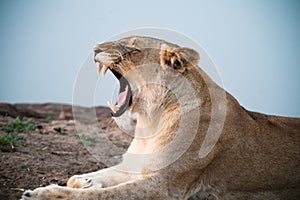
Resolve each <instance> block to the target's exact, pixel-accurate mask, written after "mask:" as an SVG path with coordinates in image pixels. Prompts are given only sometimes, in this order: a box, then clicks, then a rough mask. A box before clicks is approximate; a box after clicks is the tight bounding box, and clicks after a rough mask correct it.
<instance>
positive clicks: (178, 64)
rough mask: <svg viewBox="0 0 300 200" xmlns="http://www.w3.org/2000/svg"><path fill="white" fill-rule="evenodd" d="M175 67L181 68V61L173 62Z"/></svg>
mask: <svg viewBox="0 0 300 200" xmlns="http://www.w3.org/2000/svg"><path fill="white" fill-rule="evenodd" d="M173 68H174V69H179V68H180V62H179V61H178V60H175V61H174V63H173Z"/></svg>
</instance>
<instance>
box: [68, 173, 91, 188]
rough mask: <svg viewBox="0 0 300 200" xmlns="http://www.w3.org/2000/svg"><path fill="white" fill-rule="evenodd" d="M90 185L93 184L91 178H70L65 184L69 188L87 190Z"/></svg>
mask: <svg viewBox="0 0 300 200" xmlns="http://www.w3.org/2000/svg"><path fill="white" fill-rule="evenodd" d="M92 185H93V183H92V179H91V178H85V177H81V176H72V177H71V178H70V179H69V180H68V182H67V186H68V187H71V188H88V187H91V186H92Z"/></svg>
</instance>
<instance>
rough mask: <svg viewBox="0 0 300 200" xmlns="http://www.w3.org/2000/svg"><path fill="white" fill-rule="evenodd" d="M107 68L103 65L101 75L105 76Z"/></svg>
mask: <svg viewBox="0 0 300 200" xmlns="http://www.w3.org/2000/svg"><path fill="white" fill-rule="evenodd" d="M107 70H108V66H105V65H103V70H102V75H103V76H105V74H106V72H107Z"/></svg>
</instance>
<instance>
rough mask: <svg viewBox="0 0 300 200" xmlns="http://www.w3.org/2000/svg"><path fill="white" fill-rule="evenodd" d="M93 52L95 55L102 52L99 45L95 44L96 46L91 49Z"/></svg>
mask: <svg viewBox="0 0 300 200" xmlns="http://www.w3.org/2000/svg"><path fill="white" fill-rule="evenodd" d="M93 51H94V52H95V53H100V52H101V51H102V50H101V49H100V48H99V45H98V44H96V45H95V46H94V47H93Z"/></svg>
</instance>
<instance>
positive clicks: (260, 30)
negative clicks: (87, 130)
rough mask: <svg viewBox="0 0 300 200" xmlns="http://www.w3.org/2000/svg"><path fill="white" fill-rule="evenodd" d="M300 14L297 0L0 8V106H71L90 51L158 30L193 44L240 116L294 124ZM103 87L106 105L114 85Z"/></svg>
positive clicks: (29, 2) (1, 4) (31, 3)
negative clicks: (243, 112)
mask: <svg viewBox="0 0 300 200" xmlns="http://www.w3.org/2000/svg"><path fill="white" fill-rule="evenodd" d="M299 11H300V2H299V1H297V0H295V1H291V0H288V1H283V0H282V1H278V0H272V1H271V0H265V1H261V0H252V1H250V0H249V1H240V0H230V1H229V0H228V1H221V0H219V1H216V0H210V1H199V0H194V1H174V0H172V1H169V0H167V1H157V0H152V1H138V0H136V1H131V0H127V1H121V0H120V1H115V0H111V1H99V0H81V1H79V0H43V1H39V0H26V1H23V0H11V1H10V0H6V1H5V0H1V1H0V27H1V29H0V44H1V45H0V51H1V52H0V102H8V103H23V102H25V103H45V102H58V103H68V104H71V103H72V94H73V86H74V82H75V80H76V75H77V73H78V71H79V70H80V67H81V65H82V64H83V63H85V62H86V60H87V58H89V56H90V55H91V53H92V51H91V50H92V47H93V45H94V44H96V43H101V42H103V41H105V40H107V39H109V38H111V37H112V36H113V35H116V34H118V33H121V32H124V31H129V30H132V29H136V28H141V27H158V28H166V29H171V30H174V31H178V32H180V33H182V34H184V35H186V36H188V37H190V38H192V39H193V40H194V41H196V42H198V43H199V44H200V45H201V46H202V47H203V48H204V49H205V50H206V51H207V52H208V54H209V55H210V57H211V59H212V60H213V61H214V63H215V64H216V66H217V69H218V71H219V73H220V76H221V78H222V79H223V84H224V87H225V89H226V90H227V91H228V92H229V93H231V94H232V95H233V96H234V97H235V98H237V99H238V101H239V102H240V104H241V105H242V106H244V107H245V108H246V109H249V110H252V111H257V112H262V113H267V114H274V115H284V116H295V117H300V105H299V104H300V65H299V64H300V55H299V54H300V24H299V21H300V12H299ZM95 74H96V67H95ZM105 79H108V80H105V81H103V80H101V81H103V82H107V83H109V84H108V87H105V88H107V89H106V90H105V91H103V96H105V97H106V96H107V99H109V98H111V95H112V94H111V93H112V91H113V88H115V87H116V85H117V84H118V83H117V81H116V80H115V79H114V78H113V77H111V76H110V75H109V74H108V76H107V77H105ZM92 89H94V88H92ZM102 104H105V102H103V101H99V105H102ZM87 106H89V105H87Z"/></svg>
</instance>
